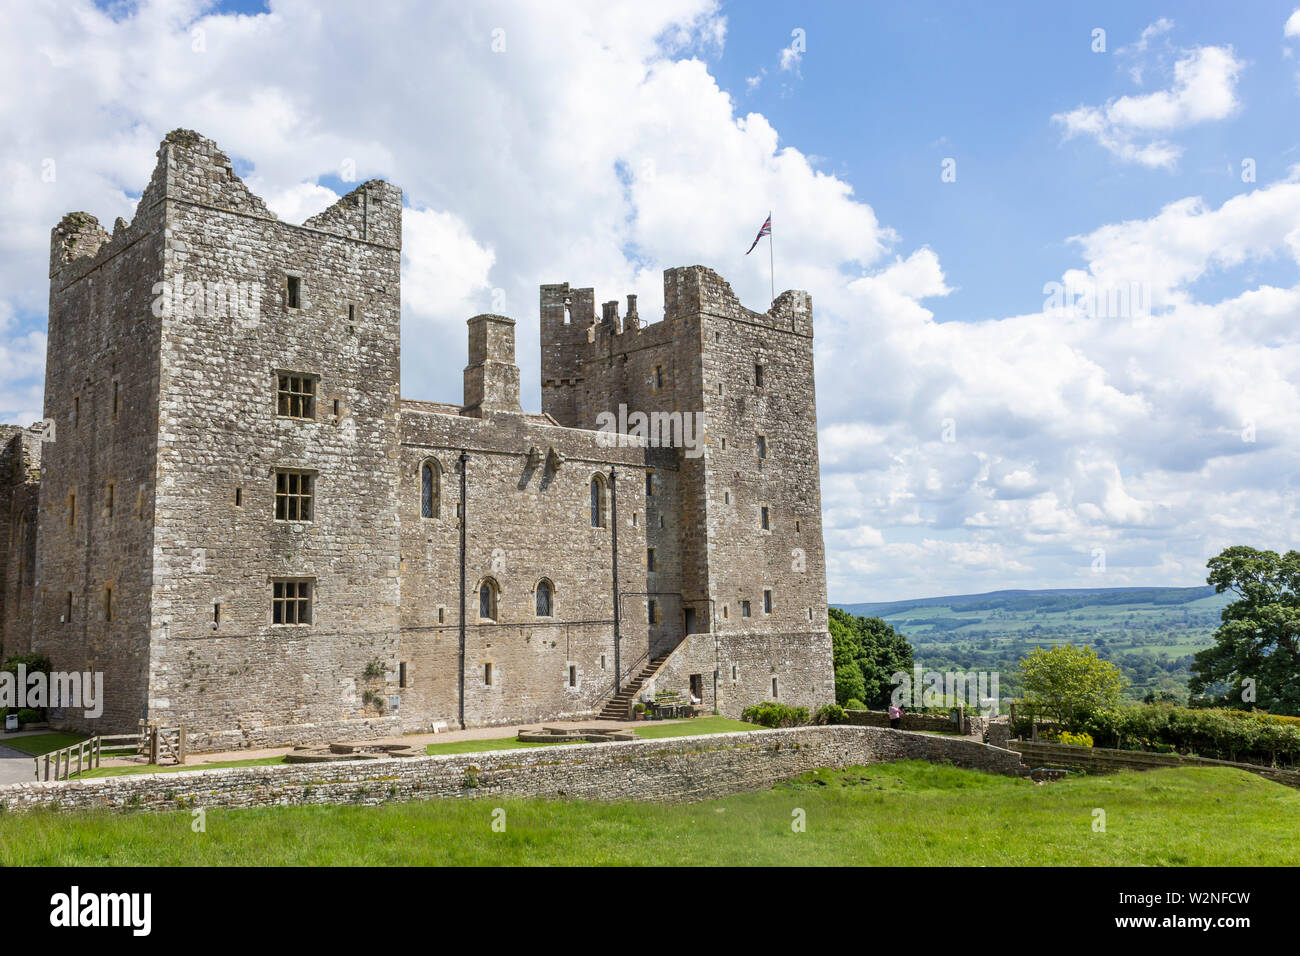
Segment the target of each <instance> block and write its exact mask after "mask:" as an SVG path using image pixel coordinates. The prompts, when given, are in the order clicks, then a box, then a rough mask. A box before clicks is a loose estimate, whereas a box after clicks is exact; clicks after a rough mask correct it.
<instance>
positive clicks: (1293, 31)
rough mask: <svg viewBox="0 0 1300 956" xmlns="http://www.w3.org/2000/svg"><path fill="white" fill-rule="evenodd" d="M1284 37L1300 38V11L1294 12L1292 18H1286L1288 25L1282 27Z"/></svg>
mask: <svg viewBox="0 0 1300 956" xmlns="http://www.w3.org/2000/svg"><path fill="white" fill-rule="evenodd" d="M1282 35H1283V36H1284V37H1300V10H1294V11H1292V13H1291V16H1289V17H1287V18H1286V24H1285V25H1284V26H1283V27H1282Z"/></svg>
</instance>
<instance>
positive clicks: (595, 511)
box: [591, 475, 606, 528]
mask: <svg viewBox="0 0 1300 956" xmlns="http://www.w3.org/2000/svg"><path fill="white" fill-rule="evenodd" d="M605 503H606V502H605V476H604V475H592V476H591V526H592V527H593V528H603V527H605Z"/></svg>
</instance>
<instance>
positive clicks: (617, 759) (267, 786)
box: [0, 726, 1025, 811]
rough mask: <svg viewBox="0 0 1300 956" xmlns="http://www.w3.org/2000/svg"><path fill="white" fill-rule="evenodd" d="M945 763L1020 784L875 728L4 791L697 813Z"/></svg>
mask: <svg viewBox="0 0 1300 956" xmlns="http://www.w3.org/2000/svg"><path fill="white" fill-rule="evenodd" d="M894 760H929V761H932V762H936V763H938V762H950V763H952V764H954V765H956V766H959V767H966V768H969V769H973V770H981V771H985V772H988V773H999V774H1007V775H1011V776H1022V775H1024V773H1025V768H1024V766H1023V764H1022V763H1021V761H1020V757H1019V756H1018V755H1017V754H1015V753H1013V752H1011V751H1009V750H1001V749H999V748H996V747H988V746H986V745H984V744H980V743H976V742H975V741H971V740H966V739H962V738H944V737H933V736H929V735H926V734H915V733H908V732H906V731H895V730H888V729H886V730H881V729H878V728H871V727H845V726H838V727H797V728H792V729H789V730H755V731H749V732H741V733H731V734H710V735H704V736H698V737H679V738H675V739H666V740H647V741H638V742H631V743H605V744H572V745H556V746H551V747H539V748H537V749H533V750H509V751H485V752H482V753H474V754H453V755H442V756H435V757H417V758H409V759H385V760H375V761H366V762H365V763H353V762H341V763H326V764H281V765H276V766H267V767H232V768H218V769H213V770H194V771H184V772H181V773H167V774H139V775H132V776H121V777H102V778H98V779H92V780H84V781H77V780H74V781H66V782H58V783H53V782H52V783H24V784H11V785H9V786H7V787H0V805H2V806H3V807H4V808H5V809H6V810H7V811H18V810H29V809H36V808H47V809H59V810H63V811H70V810H83V809H104V810H124V809H141V810H175V809H181V808H184V807H190V806H196V807H205V808H212V807H262V806H298V805H310V804H352V805H358V804H359V805H374V804H382V803H386V802H390V801H407V800H427V799H434V798H448V797H450V798H455V797H461V798H479V799H492V800H498V799H509V798H526V797H543V798H578V799H586V800H603V801H608V800H651V801H656V802H660V801H691V800H706V799H711V798H715V797H723V796H726V795H728V794H732V793H739V792H743V791H748V790H759V789H763V788H765V787H768V786H771V785H772V784H773V783H776V782H777V781H779V780H784V779H788V778H790V777H793V776H796V775H798V774H800V773H804V772H807V771H809V770H815V769H818V768H821V767H835V768H840V767H847V766H857V765H869V764H875V763H884V762H888V761H894Z"/></svg>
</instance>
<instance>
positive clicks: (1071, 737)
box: [1056, 730, 1092, 747]
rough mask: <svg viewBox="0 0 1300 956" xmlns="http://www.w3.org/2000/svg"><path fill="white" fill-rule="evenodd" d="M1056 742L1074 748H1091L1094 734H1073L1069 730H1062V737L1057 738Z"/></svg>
mask: <svg viewBox="0 0 1300 956" xmlns="http://www.w3.org/2000/svg"><path fill="white" fill-rule="evenodd" d="M1056 742H1057V743H1060V744H1070V745H1071V746H1072V747H1091V746H1092V734H1082V733H1080V734H1072V733H1070V731H1068V730H1062V731H1061V733H1060V735H1059V736H1058V737H1057V738H1056Z"/></svg>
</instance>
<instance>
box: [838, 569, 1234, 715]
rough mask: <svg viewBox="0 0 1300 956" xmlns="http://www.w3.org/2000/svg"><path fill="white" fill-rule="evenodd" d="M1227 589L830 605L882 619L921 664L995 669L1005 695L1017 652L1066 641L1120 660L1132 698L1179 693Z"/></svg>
mask: <svg viewBox="0 0 1300 956" xmlns="http://www.w3.org/2000/svg"><path fill="white" fill-rule="evenodd" d="M1232 597H1233V595H1231V594H1215V593H1214V588H1212V587H1209V586H1208V585H1204V586H1201V587H1191V588H1053V589H1046V590H1040V591H1031V590H1023V591H990V592H988V593H986V594H956V595H950V596H948V597H933V598H920V599H917V600H911V601H884V602H875V603H863V604H839V605H836V607H839V608H842V609H843V610H845V611H848V612H849V613H851V614H858V615H861V616H863V617H879V618H882V619H884V620H885V621H886V622H887V623H889V624H891V625H892V626H893V627H894V629H895V630H897V631H898V632H899V633H901V634H903V635H905V636H906V637H907V639H908V641H909V642H910V643H911V645H912V647H913V649H914V650H915V653H916V660H917V663H919V664H921V665H922V666H924V667H926V668H927V669H933V670H939V671H947V670H962V671H969V670H985V671H991V672H992V671H996V672H998V673H999V674H1000V675H1001V678H1000V680H1001V691H1002V693H1003V694H1004V695H1008V694H1012V695H1014V694H1017V693H1018V692H1019V688H1018V671H1019V661H1020V658H1021V657H1023V656H1024V655H1025V654H1028V653H1029V652H1030V651H1031V650H1033V649H1034V648H1035V647H1050V646H1052V645H1055V644H1063V643H1066V642H1069V643H1072V644H1081V645H1087V646H1089V647H1093V648H1095V649H1096V650H1097V653H1098V654H1099V655H1101V656H1102V657H1104V658H1107V659H1108V660H1112V661H1114V662H1115V663H1116V664H1118V665H1119V667H1120V668H1121V670H1123V672H1124V675H1125V676H1126V677H1127V678H1128V679H1129V682H1130V683H1131V685H1132V689H1131V690H1130V696H1131V697H1133V698H1141V697H1142V696H1144V695H1145V694H1147V693H1148V692H1157V693H1158V692H1161V691H1165V692H1168V693H1172V694H1174V695H1175V696H1179V697H1182V696H1185V695H1186V693H1187V678H1188V676H1189V673H1188V667H1189V666H1190V664H1191V661H1192V654H1194V653H1195V652H1196V651H1198V650H1200V649H1201V648H1204V647H1209V646H1210V645H1211V644H1213V643H1214V639H1213V634H1214V631H1215V629H1216V628H1217V627H1218V626H1219V623H1220V618H1219V614H1220V612H1221V611H1222V610H1223V608H1224V606H1225V605H1226V604H1227V603H1228V602H1229V601H1230V600H1232Z"/></svg>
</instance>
